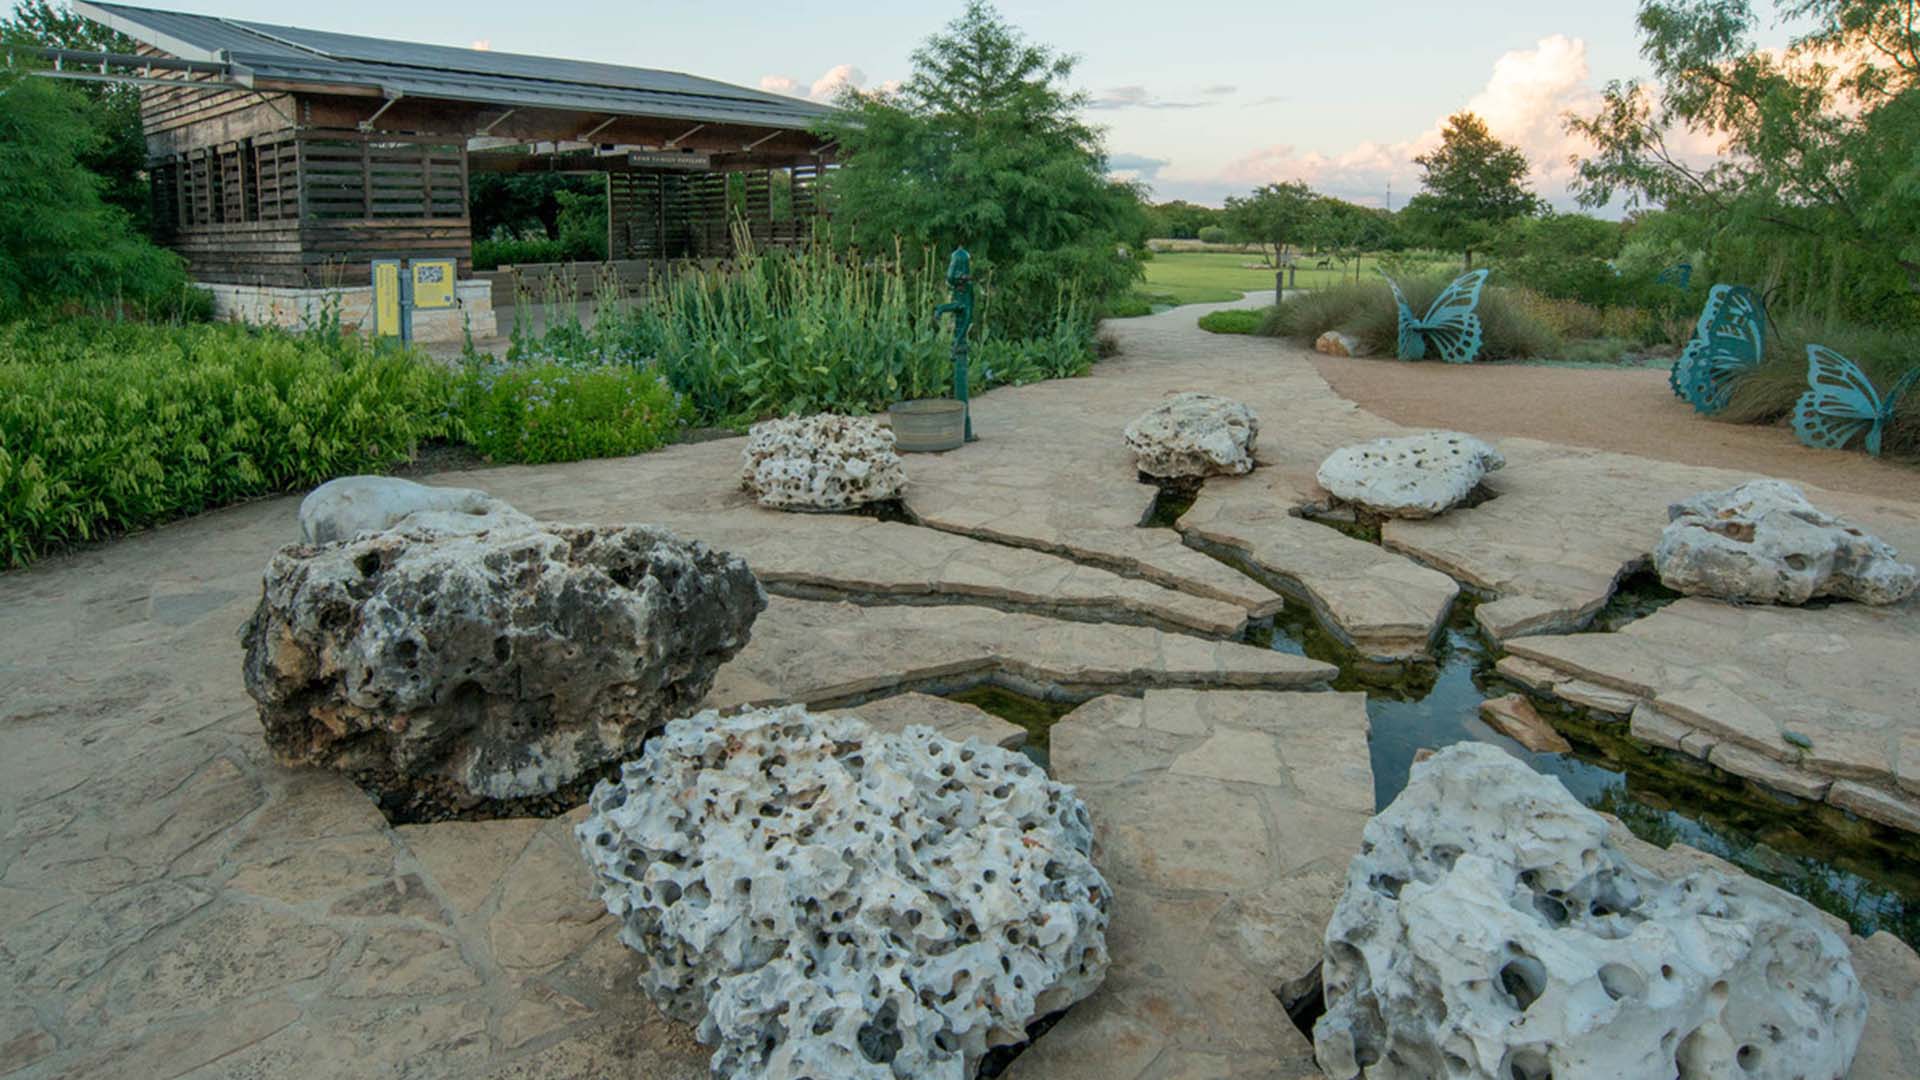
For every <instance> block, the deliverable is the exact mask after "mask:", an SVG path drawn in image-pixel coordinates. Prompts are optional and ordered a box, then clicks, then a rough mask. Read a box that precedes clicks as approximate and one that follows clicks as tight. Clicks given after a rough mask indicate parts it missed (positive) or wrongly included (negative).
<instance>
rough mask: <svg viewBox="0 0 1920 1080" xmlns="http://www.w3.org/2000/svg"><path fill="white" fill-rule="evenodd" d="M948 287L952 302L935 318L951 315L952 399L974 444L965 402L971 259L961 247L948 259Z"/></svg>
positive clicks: (937, 310) (970, 410)
mask: <svg viewBox="0 0 1920 1080" xmlns="http://www.w3.org/2000/svg"><path fill="white" fill-rule="evenodd" d="M947 285H948V286H949V287H950V288H952V289H953V299H952V300H949V301H947V302H946V303H944V304H941V305H940V306H939V307H937V308H934V309H933V312H934V315H935V316H940V315H946V314H949V313H951V314H952V315H953V396H954V398H955V399H957V400H958V401H959V402H960V404H961V406H962V407H964V408H965V409H966V425H967V427H966V431H967V441H968V442H974V441H975V439H974V435H973V406H972V405H971V404H970V403H969V402H968V399H967V331H968V330H970V329H971V328H972V327H973V257H972V256H971V255H968V254H967V249H966V248H963V247H959V248H954V249H953V258H951V259H949V260H947Z"/></svg>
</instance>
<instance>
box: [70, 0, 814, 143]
mask: <svg viewBox="0 0 1920 1080" xmlns="http://www.w3.org/2000/svg"><path fill="white" fill-rule="evenodd" d="M75 7H76V10H78V11H79V12H80V13H81V14H83V15H88V16H89V17H92V18H96V19H100V20H101V21H103V22H106V23H107V24H108V25H111V26H113V27H114V28H115V29H118V30H120V31H122V32H123V33H127V34H130V35H131V36H133V37H135V38H136V39H139V40H143V41H146V42H147V43H149V44H152V45H154V46H155V47H158V48H163V49H164V48H167V45H166V42H168V41H171V42H174V43H176V44H185V45H188V46H191V47H193V48H198V49H201V50H204V51H205V52H207V53H218V52H225V53H226V54H228V55H229V56H230V57H231V59H232V60H233V62H235V63H237V64H242V65H244V66H246V67H248V68H250V69H252V70H253V73H254V75H255V77H256V78H261V79H274V78H280V79H287V80H299V81H305V82H314V83H322V84H324V83H336V84H339V85H343V86H375V87H381V88H383V89H386V90H388V91H391V92H397V93H401V94H405V95H407V96H410V97H430V98H444V99H448V100H455V101H497V102H500V103H502V104H506V105H520V106H526V107H540V108H552V109H578V110H584V111H595V112H610V113H619V114H633V115H645V116H664V117H671V118H675V119H685V120H691V121H696V122H703V123H721V124H743V125H750V126H757V127H783V128H804V127H807V126H810V125H811V124H812V123H813V121H814V120H816V119H818V118H820V117H822V116H825V115H827V114H829V113H831V112H832V110H831V109H828V108H826V107H824V106H821V105H816V104H814V103H812V102H808V101H801V100H799V99H796V98H790V97H785V96H783V95H780V94H770V93H767V92H765V91H761V90H750V89H748V88H746V87H743V86H734V85H733V84H731V83H723V82H718V81H716V80H713V79H702V78H699V77H697V76H693V75H685V74H681V73H679V72H674V71H656V70H652V69H648V68H634V67H623V66H620V65H618V64H602V63H594V62H590V61H584V60H561V59H554V58H549V57H541V56H525V55H521V54H517V53H496V52H483V51H480V50H476V49H460V48H454V47H451V46H445V45H425V44H417V43H413V42H403V41H387V40H383V39H380V38H370V37H362V36H359V35H355V34H336V33H331V32H329V31H324V30H304V29H300V28H298V27H290V26H276V25H273V24H269V23H257V22H245V21H241V20H232V19H219V18H214V17H212V16H206V15H187V14H182V13H179V12H171V11H153V10H150V9H147V8H136V7H128V6H125V5H122V4H102V3H92V2H88V0H80V2H78V3H76V5H75ZM142 31H145V32H142Z"/></svg>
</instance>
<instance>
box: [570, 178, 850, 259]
mask: <svg viewBox="0 0 1920 1080" xmlns="http://www.w3.org/2000/svg"><path fill="white" fill-rule="evenodd" d="M783 171H784V172H786V173H787V175H786V176H784V177H783V176H778V175H776V174H777V173H780V172H783ZM819 176H820V169H819V167H818V166H811V165H806V166H799V167H796V168H794V169H791V170H771V169H761V170H753V171H736V172H733V173H683V172H615V173H609V174H608V175H607V201H608V218H607V221H608V238H609V240H610V246H609V251H610V252H611V255H612V257H613V258H615V259H686V258H728V257H730V256H732V254H733V232H732V228H733V226H732V223H733V221H734V219H735V218H736V217H738V218H739V219H741V220H743V221H744V222H745V223H746V225H747V227H748V229H749V230H750V231H751V233H752V236H753V239H754V242H755V243H758V244H776V245H783V246H792V245H798V244H803V243H805V242H807V241H808V240H810V239H812V237H813V228H814V217H815V216H816V215H817V214H818V213H819V203H818V200H817V199H816V197H815V190H814V188H815V185H816V184H817V183H818V181H819ZM736 177H737V179H735V178H736ZM776 187H785V188H786V189H787V192H789V193H790V195H789V196H788V197H786V198H781V199H778V200H776V198H775V190H774V189H775V188H776ZM776 201H777V202H779V203H781V204H782V205H781V206H780V211H781V212H780V213H779V214H776V213H775V203H776Z"/></svg>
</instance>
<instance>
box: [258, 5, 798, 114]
mask: <svg viewBox="0 0 1920 1080" xmlns="http://www.w3.org/2000/svg"><path fill="white" fill-rule="evenodd" d="M234 24H235V25H238V26H244V27H247V28H248V29H251V30H256V31H258V32H260V33H262V34H265V35H268V36H270V37H272V38H276V39H279V40H281V41H287V42H292V43H293V44H296V45H300V46H303V47H306V48H309V49H312V50H313V51H315V52H318V53H320V54H321V55H323V56H329V57H334V58H337V59H340V60H360V61H365V62H367V63H374V64H404V65H407V66H410V67H426V68H432V69H434V70H436V71H454V72H462V73H465V74H469V75H503V76H507V77H510V78H521V79H542V80H546V81H548V82H573V83H583V84H586V85H589V86H606V87H618V88H620V89H624V90H658V91H665V92H669V93H682V94H708V95H714V96H721V97H735V98H745V99H749V100H756V101H765V102H774V103H778V104H783V105H792V104H797V103H798V102H797V101H796V99H794V98H790V97H783V96H781V95H778V94H769V93H767V92H765V91H763V90H750V89H748V88H746V87H744V86H735V85H733V84H732V83H723V82H718V81H716V80H713V79H703V78H700V77H698V76H695V75H687V74H683V73H681V72H677V71H659V70H654V69H651V68H636V67H625V66H622V65H619V64H603V63H598V62H595V61H590V60H565V59H559V58H555V57H546V56H528V55H525V54H522V53H508V52H493V51H490V50H489V51H481V50H478V49H462V48H456V47H454V46H450V45H426V44H420V43H415V42H409V41H386V40H383V39H380V38H370V37H361V36H359V35H357V34H336V33H332V32H330V31H325V30H302V29H299V28H296V27H291V26H272V25H269V24H266V23H254V22H241V21H239V20H234Z"/></svg>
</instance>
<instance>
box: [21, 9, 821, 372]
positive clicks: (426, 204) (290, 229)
mask: <svg viewBox="0 0 1920 1080" xmlns="http://www.w3.org/2000/svg"><path fill="white" fill-rule="evenodd" d="M73 8H74V10H75V11H76V12H77V13H79V14H81V15H84V16H86V17H87V18H89V19H92V20H94V21H96V22H98V23H100V24H102V25H104V26H106V27H108V28H110V29H112V30H115V31H118V32H119V33H121V34H124V35H126V36H127V37H129V38H132V39H133V40H134V41H135V42H137V43H138V48H137V50H136V52H135V53H133V54H118V53H79V52H66V51H58V50H55V51H52V52H51V53H50V55H51V59H52V60H53V68H54V70H52V71H51V72H49V74H53V75H56V76H62V77H67V78H80V79H99V80H110V81H117V82H131V83H135V84H138V85H139V86H141V87H142V99H141V118H142V121H143V123H144V126H145V129H146V136H147V149H148V153H149V156H150V166H149V167H150V172H151V177H152V187H153V194H154V222H155V229H156V233H157V238H158V239H159V240H160V241H161V242H162V243H165V244H166V245H168V246H170V247H172V248H173V249H174V250H176V251H178V252H179V253H180V254H181V255H183V256H184V257H185V258H186V259H187V261H188V263H189V265H190V267H191V270H192V273H193V276H194V278H195V279H196V280H197V281H199V282H201V283H203V284H205V285H206V286H208V287H209V288H210V289H211V290H212V291H213V293H214V295H215V300H216V306H217V307H218V309H219V310H220V311H222V313H224V314H227V315H230V316H233V317H240V318H248V319H252V320H255V321H277V322H283V323H292V322H298V321H299V320H300V319H301V318H304V317H310V316H311V314H312V312H313V310H314V306H315V305H316V304H317V303H320V302H322V300H323V299H324V298H329V297H330V298H335V299H337V301H338V302H339V303H340V304H341V306H342V308H343V311H344V314H345V317H346V318H347V320H348V321H349V322H354V323H357V322H358V321H359V320H360V317H361V316H362V314H363V313H364V311H365V308H366V304H367V300H368V298H369V296H370V289H369V287H368V283H369V280H370V264H371V263H372V261H373V260H376V259H391V258H400V259H409V258H422V257H439V258H452V259H455V260H457V261H458V265H459V274H458V276H459V277H460V279H461V282H460V284H459V286H458V289H457V294H458V296H459V299H460V303H461V310H460V311H458V312H456V313H453V315H452V317H451V318H442V319H441V320H439V323H438V324H435V323H432V322H431V321H430V322H429V323H427V324H425V325H422V326H417V327H416V333H417V334H418V335H419V336H420V337H421V339H422V340H431V339H432V338H434V337H453V338H457V337H458V336H459V334H460V332H461V329H462V326H463V325H465V326H469V327H471V328H472V329H473V330H474V332H476V333H487V332H491V331H492V329H493V315H492V305H491V300H490V297H489V295H488V294H489V287H488V286H487V284H486V283H485V282H483V281H478V280H475V279H474V277H473V270H472V258H471V256H472V244H473V236H472V223H471V220H470V217H469V211H468V178H469V176H470V175H471V174H472V173H473V172H475V171H483V170H491V171H534V170H539V171H548V170H554V171H590V172H596V173H603V174H605V175H606V177H607V194H608V202H609V215H608V217H609V230H608V231H609V251H610V253H611V255H612V257H613V258H614V259H630V260H631V259H642V260H671V259H682V258H723V257H725V256H726V255H727V254H729V253H730V251H731V244H732V232H731V226H732V224H733V223H734V222H736V221H738V222H740V223H741V224H742V225H743V226H744V227H745V228H747V229H749V230H750V231H751V233H752V235H753V236H754V237H755V239H756V240H758V241H761V242H771V243H779V242H793V241H796V240H798V239H800V238H803V237H804V236H806V235H808V234H810V231H811V227H812V225H811V215H813V214H814V213H815V212H817V204H816V201H815V199H814V194H815V184H816V182H817V180H818V179H819V177H820V175H821V172H822V170H823V169H824V168H825V167H826V166H827V164H828V163H829V161H830V147H829V146H828V145H826V144H825V143H824V140H823V139H822V138H821V137H819V136H817V135H815V134H813V132H812V130H811V129H812V127H813V125H814V124H815V123H816V122H817V121H818V120H819V119H820V118H821V117H822V116H824V115H826V114H827V113H828V112H829V111H830V110H828V109H827V108H825V107H824V106H820V105H816V104H813V103H811V102H806V101H801V100H797V99H794V98H790V97H786V96H783V95H779V94H771V93H766V92H762V91H759V90H750V89H746V88H744V87H738V86H732V85H729V84H727V83H721V82H715V81H713V80H710V79H702V78H697V77H695V76H691V75H683V74H679V73H676V72H670V71H656V70H651V69H646V68H631V67H621V66H618V65H613V64H602V63H593V62H587V61H578V60H558V59H549V58H545V57H536V56H520V55H515V54H511V53H496V52H491V51H483V50H476V49H461V48H452V47H448V46H441V45H423V44H416V43H410V42H399V41H386V40H381V39H378V38H369V37H359V36H355V35H350V34H337V33H331V32H327V31H318V30H302V29H297V28H293V27H286V26H274V25H269V24H265V23H257V22H248V21H242V20H236V19H223V18H216V17H212V16H204V15H185V14H178V13H174V12H166V11H153V10H149V9H145V8H135V7H127V6H123V5H120V4H104V3H92V2H89V0H75V2H74V4H73ZM735 174H744V175H741V176H739V178H738V179H733V177H734V176H735ZM776 188H779V189H784V191H785V192H787V193H788V194H787V195H786V196H785V197H782V198H780V199H778V200H776V199H775V198H774V191H775V190H776ZM776 202H777V203H778V204H779V211H778V212H776Z"/></svg>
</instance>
